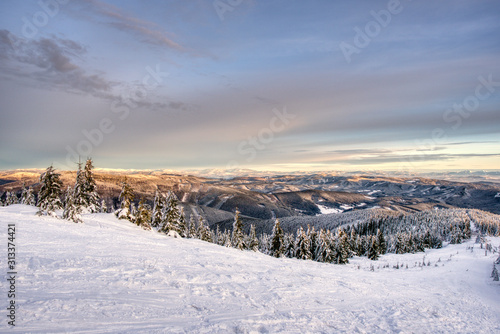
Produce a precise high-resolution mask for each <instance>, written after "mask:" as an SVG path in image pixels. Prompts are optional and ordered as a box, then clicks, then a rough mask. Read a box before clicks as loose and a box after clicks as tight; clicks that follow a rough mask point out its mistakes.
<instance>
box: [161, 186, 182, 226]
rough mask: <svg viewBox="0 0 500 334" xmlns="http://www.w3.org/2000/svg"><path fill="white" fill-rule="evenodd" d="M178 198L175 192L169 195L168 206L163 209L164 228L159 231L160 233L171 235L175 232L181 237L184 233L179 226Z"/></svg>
mask: <svg viewBox="0 0 500 334" xmlns="http://www.w3.org/2000/svg"><path fill="white" fill-rule="evenodd" d="M177 202H178V200H177V196H175V194H174V193H173V192H169V193H168V195H167V200H166V203H167V204H166V205H165V207H164V208H163V215H162V226H161V228H160V229H159V231H160V232H164V233H167V234H168V233H169V232H170V231H175V232H177V233H178V234H179V235H182V233H183V231H182V230H181V227H180V226H179V219H180V212H179V208H178V207H177Z"/></svg>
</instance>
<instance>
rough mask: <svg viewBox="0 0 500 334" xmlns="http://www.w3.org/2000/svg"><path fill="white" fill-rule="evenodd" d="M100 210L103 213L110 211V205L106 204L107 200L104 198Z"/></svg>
mask: <svg viewBox="0 0 500 334" xmlns="http://www.w3.org/2000/svg"><path fill="white" fill-rule="evenodd" d="M100 212H101V213H108V206H107V205H106V201H105V200H104V199H102V201H101V209H100Z"/></svg>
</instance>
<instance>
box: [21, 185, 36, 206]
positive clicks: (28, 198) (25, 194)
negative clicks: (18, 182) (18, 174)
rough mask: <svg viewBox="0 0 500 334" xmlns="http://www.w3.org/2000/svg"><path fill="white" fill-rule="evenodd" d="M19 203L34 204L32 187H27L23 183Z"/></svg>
mask: <svg viewBox="0 0 500 334" xmlns="http://www.w3.org/2000/svg"><path fill="white" fill-rule="evenodd" d="M21 204H25V205H33V206H34V205H36V199H35V194H34V193H33V188H32V187H31V186H29V187H28V188H27V189H26V187H25V186H24V183H23V191H22V195H21Z"/></svg>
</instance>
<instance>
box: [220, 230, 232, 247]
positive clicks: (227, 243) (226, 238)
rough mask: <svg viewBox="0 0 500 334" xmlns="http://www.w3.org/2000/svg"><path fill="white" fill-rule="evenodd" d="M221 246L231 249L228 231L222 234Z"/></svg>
mask: <svg viewBox="0 0 500 334" xmlns="http://www.w3.org/2000/svg"><path fill="white" fill-rule="evenodd" d="M221 239H222V246H224V247H232V246H233V245H232V244H231V233H229V231H227V230H225V231H224V233H222V238H221Z"/></svg>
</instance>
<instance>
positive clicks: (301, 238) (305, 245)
mask: <svg viewBox="0 0 500 334" xmlns="http://www.w3.org/2000/svg"><path fill="white" fill-rule="evenodd" d="M295 257H296V258H297V259H301V260H312V254H311V240H310V239H309V237H308V235H307V233H306V232H305V231H304V229H303V228H302V226H300V227H299V229H298V230H297V236H296V239H295Z"/></svg>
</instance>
